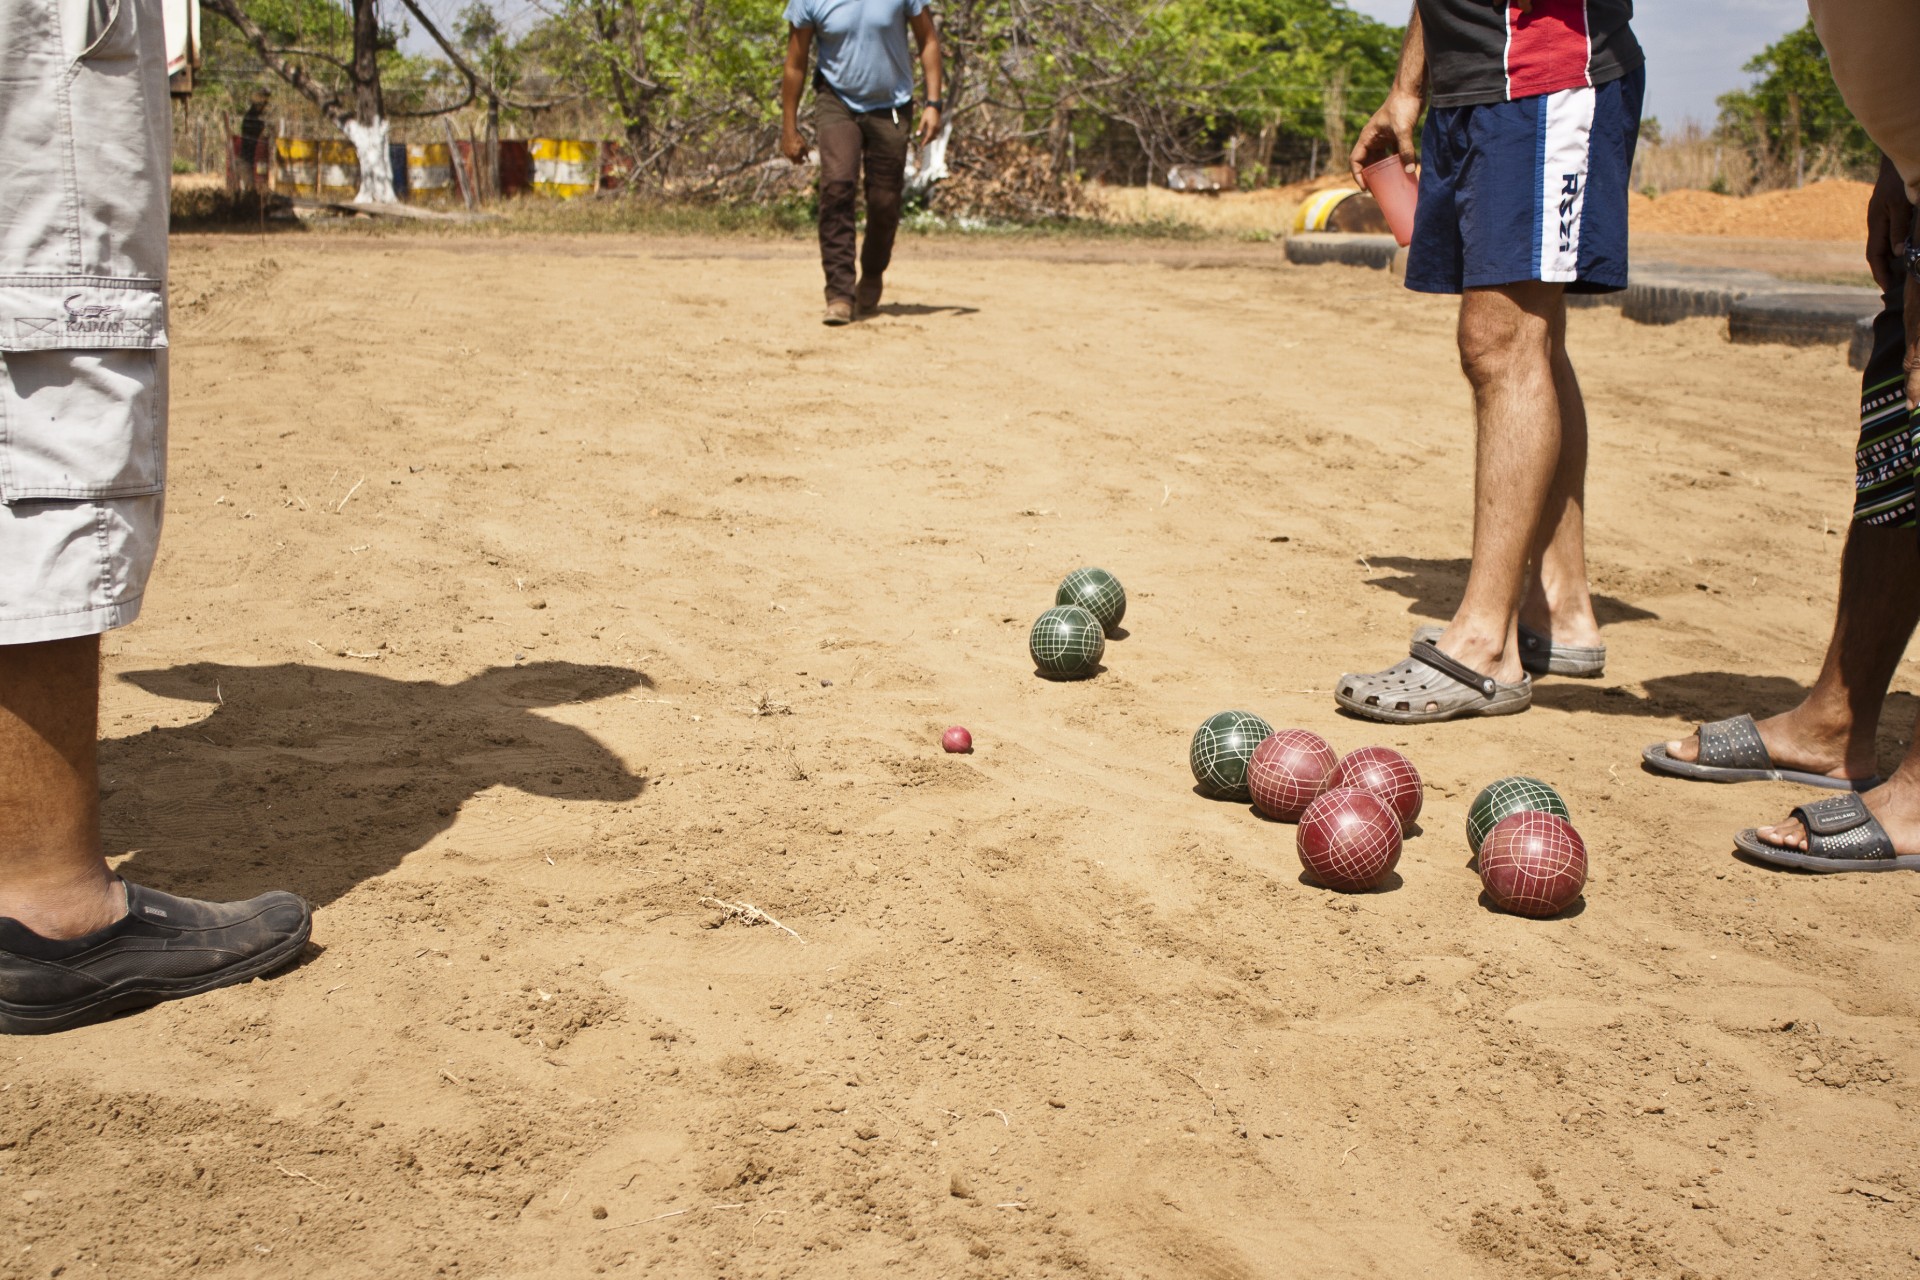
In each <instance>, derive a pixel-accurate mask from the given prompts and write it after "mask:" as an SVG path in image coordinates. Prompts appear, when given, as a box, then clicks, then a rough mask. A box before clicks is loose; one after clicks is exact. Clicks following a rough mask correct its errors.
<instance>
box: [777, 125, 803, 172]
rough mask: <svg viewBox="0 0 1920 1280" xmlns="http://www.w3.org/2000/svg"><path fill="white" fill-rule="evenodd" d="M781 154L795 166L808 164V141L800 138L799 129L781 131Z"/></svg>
mask: <svg viewBox="0 0 1920 1280" xmlns="http://www.w3.org/2000/svg"><path fill="white" fill-rule="evenodd" d="M780 154H781V155H783V156H785V157H786V158H787V159H789V160H791V161H793V162H794V163H795V164H805V163H806V162H807V140H806V139H805V138H803V137H801V136H800V131H799V130H798V129H782V130H781V131H780Z"/></svg>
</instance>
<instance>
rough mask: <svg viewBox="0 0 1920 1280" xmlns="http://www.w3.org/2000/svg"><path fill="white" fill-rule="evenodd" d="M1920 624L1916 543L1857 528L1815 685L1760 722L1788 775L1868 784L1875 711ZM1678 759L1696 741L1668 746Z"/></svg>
mask: <svg viewBox="0 0 1920 1280" xmlns="http://www.w3.org/2000/svg"><path fill="white" fill-rule="evenodd" d="M1916 625H1920V538H1916V537H1915V534H1914V530H1913V529H1911V528H1907V529H1881V528H1875V527H1873V526H1871V525H1863V524H1856V525H1854V526H1853V527H1852V529H1850V530H1849V531H1848V533H1847V547H1846V550H1845V551H1844V552H1843V553H1842V554H1841V556H1840V603H1839V607H1838V610H1837V611H1836V616H1835V618H1834V622H1833V638H1832V639H1831V640H1829V641H1828V642H1827V657H1826V661H1825V662H1823V663H1822V664H1821V666H1820V678H1819V679H1818V680H1816V681H1815V682H1814V685H1813V688H1812V689H1811V690H1809V691H1808V693H1807V696H1806V698H1805V699H1803V700H1802V701H1801V703H1800V705H1799V706H1797V707H1794V708H1793V709H1792V710H1791V711H1787V712H1784V713H1782V714H1780V715H1777V716H1772V717H1770V718H1768V719H1766V720H1762V721H1760V724H1759V728H1760V740H1761V741H1762V742H1764V743H1766V746H1767V754H1768V755H1769V756H1771V757H1773V762H1774V763H1775V764H1777V765H1780V766H1781V767H1783V768H1787V769H1802V770H1805V771H1806V772H1808V773H1825V774H1830V775H1832V776H1833V777H1836V778H1871V777H1872V776H1873V775H1874V771H1875V769H1876V768H1877V767H1878V761H1876V760H1875V758H1874V740H1875V737H1876V735H1877V734H1878V733H1879V730H1880V704H1881V703H1882V702H1883V701H1885V699H1886V696H1887V687H1888V686H1889V685H1890V684H1892V683H1893V673H1894V671H1895V669H1896V668H1897V667H1899V665H1900V659H1901V657H1903V656H1904V655H1905V654H1906V651H1907V642H1908V641H1909V640H1910V639H1912V637H1913V632H1914V628H1915V626H1916ZM1667 753H1668V754H1669V755H1671V756H1673V757H1674V758H1675V759H1676V760H1697V759H1699V758H1700V738H1699V735H1698V734H1695V735H1694V736H1692V737H1689V738H1686V739H1684V740H1683V741H1680V742H1669V743H1668V744H1667Z"/></svg>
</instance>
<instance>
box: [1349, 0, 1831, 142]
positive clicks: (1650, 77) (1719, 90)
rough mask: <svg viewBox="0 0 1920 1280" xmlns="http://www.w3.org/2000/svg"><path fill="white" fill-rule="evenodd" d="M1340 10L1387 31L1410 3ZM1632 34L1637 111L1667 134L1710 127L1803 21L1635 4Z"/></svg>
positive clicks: (1764, 5) (1711, 3) (1352, 3)
mask: <svg viewBox="0 0 1920 1280" xmlns="http://www.w3.org/2000/svg"><path fill="white" fill-rule="evenodd" d="M1347 6H1348V7H1349V8H1351V9H1355V10H1358V11H1359V12H1361V13H1364V14H1367V15H1368V16H1369V17H1374V18H1378V19H1380V20H1381V21H1382V22H1391V23H1393V24H1394V25H1395V26H1398V25H1400V24H1401V23H1404V22H1405V21H1406V20H1407V14H1408V13H1410V12H1411V11H1412V9H1413V4H1412V0H1347ZM1634 8H1635V10H1636V14H1637V16H1636V17H1635V18H1634V20H1633V29H1634V32H1635V34H1637V35H1638V36H1639V37H1640V44H1641V47H1642V48H1644V49H1645V50H1646V51H1647V102H1646V107H1645V112H1646V114H1647V115H1649V116H1657V117H1659V120H1660V123H1661V124H1662V125H1663V126H1665V127H1666V128H1667V129H1668V130H1669V131H1671V130H1672V129H1674V128H1675V127H1677V126H1678V125H1679V124H1680V122H1681V121H1682V120H1684V119H1686V118H1687V117H1689V116H1691V117H1692V118H1693V119H1695V120H1698V121H1699V122H1700V123H1701V124H1704V125H1711V124H1712V123H1713V122H1714V119H1715V118H1716V117H1717V116H1718V115H1719V110H1718V108H1716V107H1715V106H1714V99H1715V98H1717V97H1719V96H1720V95H1721V94H1723V93H1725V92H1726V91H1727V90H1729V89H1738V88H1742V87H1744V86H1745V85H1746V84H1747V82H1748V78H1747V76H1746V75H1745V74H1744V73H1742V72H1741V70H1740V68H1741V66H1743V65H1744V64H1745V63H1746V61H1747V59H1749V58H1751V57H1752V56H1753V55H1754V54H1756V53H1758V52H1760V51H1761V50H1762V49H1764V48H1766V47H1767V46H1768V45H1770V44H1772V43H1773V42H1774V41H1775V40H1778V39H1779V38H1780V37H1781V36H1783V35H1785V34H1786V33H1787V32H1789V31H1792V30H1793V29H1794V28H1795V27H1798V26H1800V25H1801V24H1802V23H1804V22H1805V21H1806V20H1807V6H1806V0H1641V3H1639V4H1637V5H1635V6H1634Z"/></svg>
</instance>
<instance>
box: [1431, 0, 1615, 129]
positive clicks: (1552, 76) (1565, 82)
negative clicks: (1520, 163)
mask: <svg viewBox="0 0 1920 1280" xmlns="http://www.w3.org/2000/svg"><path fill="white" fill-rule="evenodd" d="M1419 3H1420V24H1421V26H1422V27H1423V28H1424V29H1425V31H1426V40H1427V88H1428V91H1429V93H1430V94H1431V96H1432V100H1433V105H1434V106H1436V107H1464V106H1471V105H1474V104H1477V103H1482V102H1505V101H1507V100H1509V99H1512V98H1531V97H1533V96H1534V95H1535V94H1541V93H1558V92H1559V91H1560V90H1562V89H1576V88H1579V87H1580V86H1582V85H1589V84H1605V83H1606V82H1607V81H1609V80H1617V79H1619V78H1620V77H1621V76H1624V75H1626V74H1627V73H1628V72H1629V71H1632V70H1634V69H1635V68H1637V67H1639V66H1640V65H1641V63H1642V62H1644V61H1645V57H1644V56H1643V55H1642V54H1641V52H1640V42H1639V41H1638V40H1635V39H1634V38H1633V29H1632V27H1631V26H1630V25H1629V24H1630V23H1631V22H1632V20H1633V0H1533V8H1532V12H1524V11H1522V9H1521V7H1520V6H1519V5H1517V4H1512V3H1509V2H1508V0H1419Z"/></svg>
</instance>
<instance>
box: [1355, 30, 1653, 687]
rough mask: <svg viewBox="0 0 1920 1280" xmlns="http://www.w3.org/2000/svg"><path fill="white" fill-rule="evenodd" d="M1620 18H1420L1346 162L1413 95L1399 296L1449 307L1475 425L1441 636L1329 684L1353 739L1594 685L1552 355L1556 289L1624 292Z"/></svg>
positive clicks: (1394, 148)
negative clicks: (1464, 519) (1467, 516)
mask: <svg viewBox="0 0 1920 1280" xmlns="http://www.w3.org/2000/svg"><path fill="white" fill-rule="evenodd" d="M1632 16H1633V5H1632V2H1631V0H1514V3H1511V4H1509V3H1505V2H1504V0H1419V3H1418V4H1417V6H1416V7H1415V9H1414V12H1413V15H1412V17H1411V19H1410V20H1409V21H1408V24H1407V37H1406V43H1405V45H1404V47H1403V48H1402V49H1401V53H1400V70H1399V73H1398V74H1397V75H1396V76H1395V78H1394V85H1393V89H1392V91H1391V92H1390V93H1389V94H1388V95H1387V101H1386V104H1385V105H1384V106H1382V107H1381V108H1380V110H1379V111H1378V112H1376V113H1375V114H1374V116H1373V119H1371V120H1369V121H1368V122H1367V126H1366V128H1364V129H1363V130H1361V133H1360V141H1359V143H1358V145H1356V146H1355V147H1354V149H1353V156H1352V162H1353V169H1354V173H1355V174H1356V175H1358V173H1359V171H1360V170H1361V169H1362V168H1364V167H1365V166H1367V165H1368V164H1371V163H1373V162H1374V161H1376V160H1380V159H1383V158H1386V157H1389V156H1394V155H1398V157H1399V158H1400V160H1401V162H1402V163H1403V164H1405V165H1406V166H1407V168H1408V170H1409V171H1412V170H1413V168H1414V167H1415V155H1414V148H1413V136H1414V126H1415V124H1416V123H1417V122H1418V120H1419V118H1420V110H1421V106H1422V103H1423V99H1424V98H1425V97H1426V95H1427V92H1428V91H1429V90H1430V91H1431V94H1432V100H1431V109H1430V110H1429V111H1428V113H1427V124H1426V131H1425V133H1424V134H1423V135H1422V139H1421V149H1420V156H1419V162H1420V166H1421V167H1420V204H1419V211H1418V213H1417V214H1416V216H1415V218H1414V231H1413V243H1412V245H1411V247H1410V249H1409V256H1408V260H1407V287H1408V288H1409V289H1415V290H1418V291H1420V292H1422V293H1457V294H1462V295H1463V296H1462V298H1461V301H1460V329H1459V341H1460V363H1461V366H1462V368H1463V369H1464V370H1465V371H1466V375H1467V381H1468V382H1469V383H1471V384H1472V387H1473V400H1474V417H1475V427H1476V431H1475V443H1476V450H1475V465H1474V516H1473V565H1472V568H1471V570H1470V571H1469V573H1468V576H1467V588H1466V592H1465V594H1464V596H1463V597H1462V598H1461V601H1460V607H1459V609H1458V610H1457V611H1456V612H1455V613H1454V615H1453V619H1452V621H1451V622H1450V623H1448V625H1447V626H1446V627H1445V628H1444V629H1441V628H1423V629H1422V630H1421V631H1419V632H1416V633H1415V635H1414V643H1413V651H1412V655H1411V656H1410V657H1408V658H1407V659H1406V660H1404V661H1402V662H1401V663H1400V664H1399V665H1397V666H1395V667H1392V668H1389V669H1388V670H1386V671H1381V672H1377V673H1375V674H1372V675H1347V676H1342V677H1341V678H1340V680H1339V682H1338V684H1336V685H1335V697H1336V699H1337V700H1338V701H1339V703H1340V705H1341V706H1342V707H1343V708H1345V709H1346V710H1347V711H1348V712H1350V713H1352V714H1354V715H1357V716H1362V717H1364V718H1366V719H1369V720H1384V721H1388V722H1391V723H1399V724H1414V723H1421V722H1426V721H1435V720H1451V719H1455V718H1457V717H1460V716H1485V715H1508V714H1511V713H1513V712H1518V711H1524V710H1526V709H1527V707H1528V706H1529V705H1531V703H1532V701H1533V686H1532V681H1531V678H1530V677H1531V676H1532V675H1539V674H1546V673H1552V674H1555V675H1581V676H1594V675H1599V674H1600V672H1601V670H1602V668H1603V667H1604V665H1605V662H1606V649H1605V648H1604V647H1603V646H1602V645H1601V642H1600V631H1599V626H1598V624H1597V623H1596V622H1595V620H1594V616H1593V602H1592V599H1591V598H1590V596H1589V594H1588V587H1587V564H1586V544H1585V538H1586V533H1585V528H1584V522H1583V515H1582V506H1583V504H1584V501H1585V489H1586V471H1587V417H1586V408H1585V406H1584V404H1583V403H1582V401H1581V398H1580V384H1579V382H1578V380H1576V379H1575V377H1574V373H1573V363H1572V361H1570V360H1569V359H1568V357H1567V342H1566V325H1567V311H1566V297H1565V295H1566V294H1567V293H1568V292H1569V291H1572V292H1576V293H1606V292H1612V291H1615V290H1619V289H1624V288H1626V285H1627V186H1628V180H1629V176H1630V174H1631V172H1632V168H1633V151H1634V146H1635V143H1636V141H1637V140H1638V137H1639V129H1640V101H1641V96H1642V92H1643V89H1644V85H1645V74H1644V70H1643V68H1642V58H1641V53H1640V46H1639V44H1638V42H1637V41H1635V39H1634V37H1633V32H1632V30H1631V28H1630V27H1629V25H1628V24H1629V21H1630V19H1631V18H1632Z"/></svg>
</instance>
